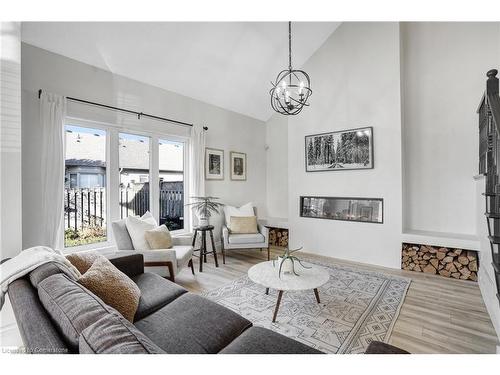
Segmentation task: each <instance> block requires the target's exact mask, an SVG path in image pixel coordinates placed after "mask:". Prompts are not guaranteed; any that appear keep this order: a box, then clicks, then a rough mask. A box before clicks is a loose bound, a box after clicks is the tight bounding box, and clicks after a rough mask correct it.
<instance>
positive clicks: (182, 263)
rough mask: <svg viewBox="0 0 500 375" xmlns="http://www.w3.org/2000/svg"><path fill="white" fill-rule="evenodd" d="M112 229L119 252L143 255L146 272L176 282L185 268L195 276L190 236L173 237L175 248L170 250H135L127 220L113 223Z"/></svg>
mask: <svg viewBox="0 0 500 375" xmlns="http://www.w3.org/2000/svg"><path fill="white" fill-rule="evenodd" d="M112 228H113V235H114V238H115V242H116V247H117V249H118V251H119V252H130V253H134V254H142V255H143V257H144V270H145V271H147V272H153V273H156V274H158V275H160V276H162V277H167V278H169V279H170V280H171V281H175V276H176V275H177V274H178V273H179V272H180V270H181V269H182V268H184V267H190V268H191V272H192V273H193V275H194V267H193V259H192V256H193V246H191V237H190V236H179V237H172V240H173V247H171V248H170V249H155V250H135V249H134V245H133V244H132V239H131V238H130V235H129V232H128V230H127V226H126V225H125V219H123V220H118V221H115V222H113V223H112Z"/></svg>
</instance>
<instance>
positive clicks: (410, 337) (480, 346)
mask: <svg viewBox="0 0 500 375" xmlns="http://www.w3.org/2000/svg"><path fill="white" fill-rule="evenodd" d="M272 253H276V251H274V250H273V251H272ZM272 255H273V254H272ZM307 256H308V257H311V258H318V259H321V258H322V257H321V256H317V255H312V254H307ZM266 258H267V254H266V251H262V252H261V251H259V250H240V251H231V253H230V255H228V256H227V257H226V264H225V265H223V264H222V257H220V260H219V268H215V265H214V262H213V257H211V256H210V257H209V258H208V263H206V264H204V267H203V273H199V272H198V267H197V264H198V258H195V260H194V262H195V270H196V275H195V276H192V275H191V271H190V270H189V269H185V270H183V271H182V272H181V273H180V275H178V277H177V279H176V282H177V283H179V284H180V285H182V286H184V287H185V288H186V289H188V290H190V291H192V292H195V293H201V292H204V291H208V290H212V289H215V288H218V287H220V286H222V285H225V284H227V283H229V282H230V281H232V280H234V279H236V278H238V277H241V276H243V275H245V274H246V273H247V271H248V269H249V268H250V267H251V266H252V265H254V264H256V263H259V262H262V261H265V260H266ZM328 259H329V260H330V261H332V260H333V261H335V262H336V263H338V264H344V265H350V266H354V267H358V268H363V269H366V270H372V271H381V272H385V273H388V274H392V275H399V276H404V277H408V278H411V279H412V283H411V285H410V288H409V290H408V294H407V296H406V299H405V301H404V304H403V306H402V308H401V312H400V315H399V317H398V320H397V321H396V325H395V326H394V331H393V333H392V336H391V339H390V341H389V343H391V344H393V345H396V346H398V347H400V348H403V349H405V350H408V351H409V352H411V353H443V354H446V353H495V351H496V345H497V337H496V334H495V330H494V328H493V325H492V324H491V321H490V318H489V315H488V313H487V311H486V307H485V305H484V303H483V300H482V297H481V293H480V291H479V286H478V284H477V283H474V282H471V281H463V280H455V279H447V278H444V277H441V276H435V275H428V274H424V273H416V272H410V271H403V270H395V269H390V268H384V267H378V266H371V265H366V264H361V263H354V262H349V261H345V260H340V259H332V258H328Z"/></svg>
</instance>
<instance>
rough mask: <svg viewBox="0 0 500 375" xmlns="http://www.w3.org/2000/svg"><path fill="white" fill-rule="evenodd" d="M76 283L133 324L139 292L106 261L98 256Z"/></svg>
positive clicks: (132, 283) (130, 281) (127, 278)
mask: <svg viewBox="0 0 500 375" xmlns="http://www.w3.org/2000/svg"><path fill="white" fill-rule="evenodd" d="M78 282H79V283H80V284H82V285H83V286H84V287H85V288H87V289H88V290H90V291H91V292H92V293H94V294H95V295H96V296H98V297H99V298H101V299H102V300H103V301H104V302H105V303H107V304H108V305H109V306H111V307H113V308H115V309H116V310H118V312H119V313H120V314H122V315H123V316H124V317H125V318H126V319H128V320H129V321H131V322H133V320H134V316H135V313H136V311H137V307H138V306H139V298H140V297H141V291H140V290H139V288H138V287H137V285H136V284H135V283H134V282H133V281H132V279H130V278H129V277H128V276H127V275H125V274H124V273H123V272H121V271H120V270H119V269H118V268H116V267H115V266H114V265H113V264H112V263H111V262H110V261H109V260H108V259H106V258H105V257H103V256H102V255H99V256H98V257H97V259H96V260H95V261H94V263H93V264H92V266H91V267H90V268H89V270H88V271H87V272H85V274H84V275H83V276H82V277H80V278H79V279H78Z"/></svg>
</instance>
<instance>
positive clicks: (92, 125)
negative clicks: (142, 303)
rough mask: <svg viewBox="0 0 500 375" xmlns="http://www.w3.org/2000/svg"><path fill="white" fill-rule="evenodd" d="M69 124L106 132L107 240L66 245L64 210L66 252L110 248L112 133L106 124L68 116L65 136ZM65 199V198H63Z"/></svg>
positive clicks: (111, 242)
mask: <svg viewBox="0 0 500 375" xmlns="http://www.w3.org/2000/svg"><path fill="white" fill-rule="evenodd" d="M67 125H70V126H71V125H75V126H79V127H82V128H88V129H98V130H102V131H105V132H106V152H105V153H106V178H105V180H106V181H105V182H106V183H105V189H106V241H102V242H96V243H92V244H86V245H79V246H71V247H66V244H65V241H64V231H65V222H64V212H63V225H62V227H63V229H62V233H61V234H60V236H61V238H62V239H61V243H62V244H64V250H63V252H64V253H76V252H80V251H87V250H96V249H101V248H109V247H112V246H113V241H112V239H111V237H112V236H111V233H110V227H109V226H108V221H109V218H110V205H109V202H110V188H109V184H110V175H111V168H110V144H111V136H110V135H111V133H110V131H109V129H108V128H107V127H106V126H104V125H103V124H101V123H97V122H89V121H82V120H77V119H73V118H71V117H66V119H65V121H64V136H65V137H66V126H67ZM64 145H65V148H64V161H65V165H66V140H65V141H64ZM63 199H64V198H63Z"/></svg>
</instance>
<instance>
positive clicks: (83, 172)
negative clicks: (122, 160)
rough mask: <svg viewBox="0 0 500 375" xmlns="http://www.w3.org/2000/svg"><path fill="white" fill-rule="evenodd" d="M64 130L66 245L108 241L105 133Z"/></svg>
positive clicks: (70, 128) (96, 130)
mask: <svg viewBox="0 0 500 375" xmlns="http://www.w3.org/2000/svg"><path fill="white" fill-rule="evenodd" d="M65 130H66V132H65V134H66V155H65V185H64V229H65V231H64V246H65V247H71V246H79V245H86V244H92V243H98V242H103V241H106V185H105V180H106V179H105V176H106V132H105V131H103V130H99V129H91V128H84V127H79V126H72V125H66V126H65Z"/></svg>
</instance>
